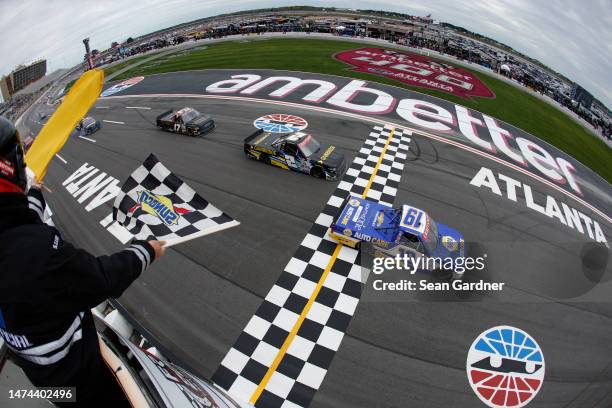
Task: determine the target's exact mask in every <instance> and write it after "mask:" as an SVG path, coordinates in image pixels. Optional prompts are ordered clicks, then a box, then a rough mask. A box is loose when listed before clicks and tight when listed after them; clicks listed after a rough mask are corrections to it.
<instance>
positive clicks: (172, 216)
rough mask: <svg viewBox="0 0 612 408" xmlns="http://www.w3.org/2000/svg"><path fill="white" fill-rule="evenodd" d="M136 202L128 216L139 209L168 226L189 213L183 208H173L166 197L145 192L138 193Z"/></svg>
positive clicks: (176, 222)
mask: <svg viewBox="0 0 612 408" xmlns="http://www.w3.org/2000/svg"><path fill="white" fill-rule="evenodd" d="M136 201H137V202H138V204H136V205H135V206H134V207H132V208H130V210H129V211H128V213H129V214H134V213H135V212H136V211H137V210H139V209H141V210H142V211H144V212H145V213H148V214H151V215H153V216H156V217H157V218H159V219H160V220H161V221H162V222H163V223H164V224H166V225H168V226H170V225H176V224H178V220H179V218H180V217H181V215H184V214H187V213H189V212H190V211H189V210H186V209H184V208H181V207H177V206H174V205H173V204H172V201H171V200H170V199H169V198H168V197H164V196H162V195H156V194H153V193H152V192H150V191H147V190H142V191H139V192H138V193H137V199H136Z"/></svg>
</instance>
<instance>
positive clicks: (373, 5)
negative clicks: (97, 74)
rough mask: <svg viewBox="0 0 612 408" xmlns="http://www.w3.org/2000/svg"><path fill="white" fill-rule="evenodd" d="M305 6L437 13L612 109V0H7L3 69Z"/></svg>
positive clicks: (2, 21)
mask: <svg viewBox="0 0 612 408" xmlns="http://www.w3.org/2000/svg"><path fill="white" fill-rule="evenodd" d="M302 4H308V5H313V6H335V7H351V8H361V9H366V8H367V9H384V10H392V11H399V12H404V13H408V14H416V15H427V14H429V13H431V14H432V17H433V18H434V19H436V20H440V21H446V22H449V23H452V24H455V25H460V26H463V27H465V28H467V29H469V30H472V31H475V32H478V33H481V34H484V35H487V36H489V37H491V38H494V39H496V40H498V41H501V42H503V43H506V44H508V45H510V46H512V47H514V48H515V49H516V50H518V51H521V52H523V53H524V54H526V55H528V56H531V57H534V58H537V59H539V60H540V61H542V62H543V63H545V64H547V65H548V66H550V67H551V68H553V69H555V70H556V71H558V72H560V73H562V74H564V75H566V76H567V77H568V78H570V79H571V80H574V81H576V82H578V83H579V84H580V85H582V86H583V87H585V88H586V89H587V90H589V91H590V92H591V93H592V94H593V95H595V96H596V97H597V98H599V99H600V100H602V101H603V102H604V103H605V104H606V105H607V106H608V107H609V108H612V74H611V72H612V0H588V1H578V0H541V1H539V0H535V1H534V0H486V1H484V0H483V1H478V0H469V1H466V0H464V1H461V0H427V1H409V0H395V1H394V0H377V1H360V0H349V1H347V0H341V1H318V0H315V1H306V0H300V1H293V0H283V1H278V0H277V1H268V0H265V1H261V0H237V1H236V0H234V1H227V0H223V1H221V0H200V1H194V0H139V1H125V0H123V1H120V0H78V1H74V0H0V29H1V32H2V41H1V42H0V55H1V56H2V57H1V58H0V75H3V74H7V73H9V72H10V71H11V70H12V69H13V68H14V67H15V66H16V65H18V64H22V63H28V62H31V61H32V60H34V59H37V58H46V59H47V62H48V72H52V71H53V70H56V69H58V68H66V67H70V66H73V65H74V64H76V63H78V62H79V61H81V60H82V57H83V53H84V48H83V44H82V42H81V40H82V39H83V38H85V37H90V38H91V42H90V45H91V48H92V49H95V48H97V49H101V50H102V49H106V48H108V47H109V46H110V44H111V42H112V41H118V42H121V41H124V40H125V39H126V38H127V37H129V36H133V37H135V36H139V35H142V34H146V33H149V32H152V31H155V30H158V29H161V28H165V27H169V26H172V25H175V24H178V23H182V22H188V21H191V20H194V19H197V18H201V17H207V16H212V15H216V14H220V13H225V12H233V11H240V10H248V9H253V8H262V7H276V6H279V5H302Z"/></svg>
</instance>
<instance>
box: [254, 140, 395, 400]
mask: <svg viewBox="0 0 612 408" xmlns="http://www.w3.org/2000/svg"><path fill="white" fill-rule="evenodd" d="M394 133H395V128H393V129H392V130H391V132H390V133H389V137H388V138H387V141H386V142H385V146H384V147H383V149H382V151H381V152H380V157H379V158H378V162H377V163H376V166H375V167H374V171H372V175H371V176H370V179H369V180H368V184H367V185H366V188H365V190H364V191H363V194H362V195H361V197H362V198H366V196H367V195H368V192H369V191H370V188H371V187H372V183H373V182H374V177H376V173H377V172H378V168H379V167H380V165H381V163H382V161H383V158H384V157H385V154H386V153H387V148H388V147H389V143H390V142H391V139H392V138H393V134H394ZM340 249H342V244H337V245H336V249H334V252H333V254H332V256H331V258H330V259H329V261H328V262H327V266H325V270H324V271H323V274H322V275H321V278H319V281H318V282H317V286H316V287H315V290H314V291H313V292H312V294H311V295H310V298H309V299H308V303H306V306H304V309H303V310H302V313H301V314H300V316H299V317H298V319H297V321H296V322H295V324H294V325H293V328H292V329H291V331H290V332H289V335H288V336H287V338H286V339H285V341H284V342H283V345H282V346H281V348H280V349H279V350H278V353H277V354H276V357H275V358H274V361H273V362H272V364H271V365H270V367H269V368H268V371H267V372H266V375H264V377H263V378H262V380H261V382H260V383H259V386H258V387H257V389H256V390H255V391H254V392H253V395H251V399H250V403H251V404H253V405H255V403H256V402H257V400H258V399H259V397H260V396H261V393H262V392H263V390H264V389H265V388H266V386H267V385H268V382H269V381H270V378H272V374H274V372H275V371H276V369H277V368H278V365H279V364H280V362H281V361H282V360H283V357H284V356H285V354H286V353H287V350H288V349H289V346H291V343H292V342H293V339H294V338H295V336H296V335H297V332H298V331H299V330H300V327H302V323H304V320H305V319H306V316H307V315H308V312H310V308H311V307H312V304H313V303H314V301H315V299H316V298H317V296H318V295H319V292H320V291H321V288H322V287H323V283H325V280H326V279H327V275H329V272H330V271H331V269H332V267H333V266H334V264H335V263H336V259H337V258H338V254H339V253H340Z"/></svg>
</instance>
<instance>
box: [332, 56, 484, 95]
mask: <svg viewBox="0 0 612 408" xmlns="http://www.w3.org/2000/svg"><path fill="white" fill-rule="evenodd" d="M334 57H335V58H336V59H338V60H340V61H342V62H345V63H347V64H350V65H353V66H354V67H355V68H354V70H355V71H359V72H367V73H370V74H375V75H380V76H384V77H387V78H392V79H395V80H397V81H400V82H403V83H405V84H408V85H412V86H419V87H423V88H429V89H436V90H438V91H443V92H448V93H450V94H453V95H456V96H460V97H462V98H469V97H471V96H480V97H483V98H493V97H495V94H494V93H493V92H492V91H491V90H490V89H489V88H487V86H486V85H485V84H483V83H482V82H481V81H480V80H479V79H478V78H476V77H475V76H474V75H473V74H472V73H470V72H468V71H466V70H464V69H462V68H456V67H453V66H452V65H448V64H444V63H438V62H435V61H432V60H430V59H429V58H427V57H425V56H422V55H418V54H413V53H409V52H399V51H392V50H385V49H382V48H359V49H356V50H350V51H342V52H339V53H337V54H336V55H335V56H334Z"/></svg>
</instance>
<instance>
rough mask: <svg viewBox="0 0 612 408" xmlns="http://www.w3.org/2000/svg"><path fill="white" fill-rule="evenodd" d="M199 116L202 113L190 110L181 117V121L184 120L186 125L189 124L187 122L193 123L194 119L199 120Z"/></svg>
mask: <svg viewBox="0 0 612 408" xmlns="http://www.w3.org/2000/svg"><path fill="white" fill-rule="evenodd" d="M198 116H200V112H198V111H197V110H195V109H190V110H188V111H186V112H184V113H183V114H182V115H181V119H183V122H184V123H187V122H191V121H192V120H194V119H195V118H197V117H198Z"/></svg>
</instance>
